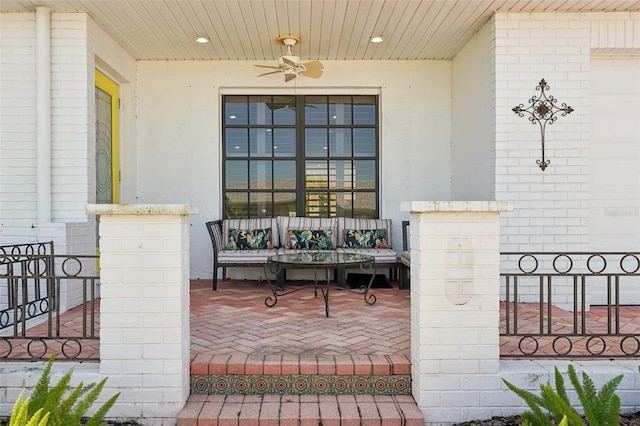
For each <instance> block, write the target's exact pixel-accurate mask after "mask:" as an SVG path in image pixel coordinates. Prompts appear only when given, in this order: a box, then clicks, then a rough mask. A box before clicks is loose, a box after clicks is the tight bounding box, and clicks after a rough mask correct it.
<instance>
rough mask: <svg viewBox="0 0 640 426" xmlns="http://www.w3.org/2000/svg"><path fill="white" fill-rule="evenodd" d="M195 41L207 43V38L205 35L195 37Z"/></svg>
mask: <svg viewBox="0 0 640 426" xmlns="http://www.w3.org/2000/svg"><path fill="white" fill-rule="evenodd" d="M196 43H200V44H206V43H209V39H208V38H206V37H196Z"/></svg>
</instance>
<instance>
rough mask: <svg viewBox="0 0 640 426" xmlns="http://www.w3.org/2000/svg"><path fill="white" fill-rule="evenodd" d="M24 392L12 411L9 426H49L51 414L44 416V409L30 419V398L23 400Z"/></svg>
mask: <svg viewBox="0 0 640 426" xmlns="http://www.w3.org/2000/svg"><path fill="white" fill-rule="evenodd" d="M23 395H24V390H23V391H22V392H20V396H18V399H16V402H15V403H14V404H13V410H11V419H10V421H9V426H47V421H48V420H49V413H46V414H45V415H44V416H43V415H42V413H43V412H44V411H43V409H42V408H41V409H39V410H38V411H36V412H35V413H33V415H32V416H31V417H29V398H27V399H26V400H23V399H22V397H23Z"/></svg>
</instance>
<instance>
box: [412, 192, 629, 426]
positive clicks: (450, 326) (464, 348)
mask: <svg viewBox="0 0 640 426" xmlns="http://www.w3.org/2000/svg"><path fill="white" fill-rule="evenodd" d="M406 204H409V203H403V206H402V207H401V208H402V209H403V210H405V209H407V206H406ZM442 204H444V203H442ZM410 230H411V249H412V252H411V257H412V259H414V258H415V259H416V262H415V263H413V262H412V265H411V293H412V297H411V298H412V303H411V358H412V380H413V396H414V398H415V399H416V401H417V402H418V405H419V407H420V408H421V410H422V412H423V414H424V417H425V424H427V425H446V424H451V423H460V422H465V421H471V420H475V419H489V418H491V417H493V416H508V415H515V414H521V413H522V412H523V411H525V410H527V409H528V407H527V406H526V404H525V403H524V401H523V400H522V399H520V398H519V397H518V396H516V395H515V393H513V392H512V391H510V390H509V389H508V388H507V387H506V385H505V384H504V383H503V379H506V380H508V381H509V382H511V383H513V384H514V385H516V386H518V387H520V388H523V389H525V390H528V391H531V392H533V393H535V394H539V393H540V385H542V384H546V383H552V384H553V383H554V380H555V379H554V366H557V367H558V368H559V369H560V371H561V373H563V375H564V377H565V383H569V380H568V377H567V374H566V371H567V365H568V363H569V361H561V360H535V361H518V360H509V361H500V360H499V359H500V348H499V336H498V334H497V333H498V332H497V329H498V322H499V318H498V312H499V308H498V307H497V300H498V291H499V288H498V286H497V285H495V282H497V274H498V266H497V264H498V259H497V257H498V256H497V253H498V251H499V230H500V226H499V218H498V216H497V212H491V213H481V212H466V213H464V214H460V213H455V212H442V211H432V212H429V213H425V212H422V213H418V212H415V211H413V212H412V213H411V228H410ZM460 238H466V239H468V240H469V241H468V247H470V248H471V250H469V251H465V252H464V254H463V256H461V257H460V258H458V259H460V260H461V264H460V265H459V267H460V268H461V269H462V270H464V269H465V268H467V267H472V268H473V269H474V270H481V271H482V272H483V274H474V277H476V278H474V280H473V285H472V286H470V287H468V289H472V291H470V292H469V294H470V296H471V297H470V298H469V300H468V301H467V302H466V303H465V304H460V305H455V304H453V303H451V301H452V300H455V298H453V299H452V298H451V294H447V291H446V283H447V281H448V280H450V279H451V278H452V276H451V275H450V274H449V275H448V272H447V271H448V270H449V269H450V266H451V262H452V260H456V257H455V256H454V257H453V258H452V257H451V253H448V254H447V253H444V254H443V252H446V251H447V248H449V250H450V249H451V244H450V242H451V240H456V239H460ZM466 263H468V264H469V265H466ZM463 275H464V272H463ZM478 277H480V278H478ZM571 363H572V364H573V365H574V366H575V368H576V370H577V371H578V372H579V373H580V372H583V371H584V372H586V373H587V374H588V375H589V376H590V377H591V378H592V379H593V380H594V383H595V385H596V387H597V388H601V387H602V386H603V385H604V384H605V383H606V382H608V381H609V380H611V379H612V378H613V377H614V376H616V375H618V374H623V375H624V379H623V381H622V383H621V384H620V386H619V387H618V392H617V394H618V395H619V396H620V398H621V401H622V407H621V410H622V412H623V413H629V412H634V411H637V410H638V409H640V399H638V391H639V390H640V374H638V370H637V362H636V361H610V360H602V361H592V360H589V361H571ZM567 389H568V391H569V392H568V393H569V396H570V399H571V400H572V401H574V405H575V406H576V407H579V403H578V402H577V397H576V395H575V392H573V390H572V389H573V388H572V386H570V385H567Z"/></svg>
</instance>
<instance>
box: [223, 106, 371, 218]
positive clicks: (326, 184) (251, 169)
mask: <svg viewBox="0 0 640 426" xmlns="http://www.w3.org/2000/svg"><path fill="white" fill-rule="evenodd" d="M223 115H224V119H223V137H222V140H223V142H222V145H223V163H222V164H223V167H222V168H223V194H224V202H223V209H224V212H225V217H226V218H236V217H275V216H289V215H293V214H295V215H296V216H313V217H332V216H347V217H378V204H379V203H378V100H377V97H376V96H235V95H234V96H225V97H224V99H223Z"/></svg>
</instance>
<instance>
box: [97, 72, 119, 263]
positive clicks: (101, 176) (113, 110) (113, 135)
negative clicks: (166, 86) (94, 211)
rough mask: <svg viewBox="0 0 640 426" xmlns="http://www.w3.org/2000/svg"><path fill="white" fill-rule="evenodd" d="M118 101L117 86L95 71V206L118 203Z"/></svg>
mask: <svg viewBox="0 0 640 426" xmlns="http://www.w3.org/2000/svg"><path fill="white" fill-rule="evenodd" d="M118 99H119V98H118V85H117V84H116V83H115V82H114V81H112V80H111V79H109V78H108V77H107V76H106V75H104V74H103V73H101V72H100V71H98V70H96V204H117V203H118V202H119V192H120V191H119V189H120V182H119V181H120V168H119V160H118V103H119V102H118ZM99 220H100V218H99V217H98V221H99ZM96 241H97V242H98V246H99V237H98V229H97V224H96ZM98 252H99V249H98Z"/></svg>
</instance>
